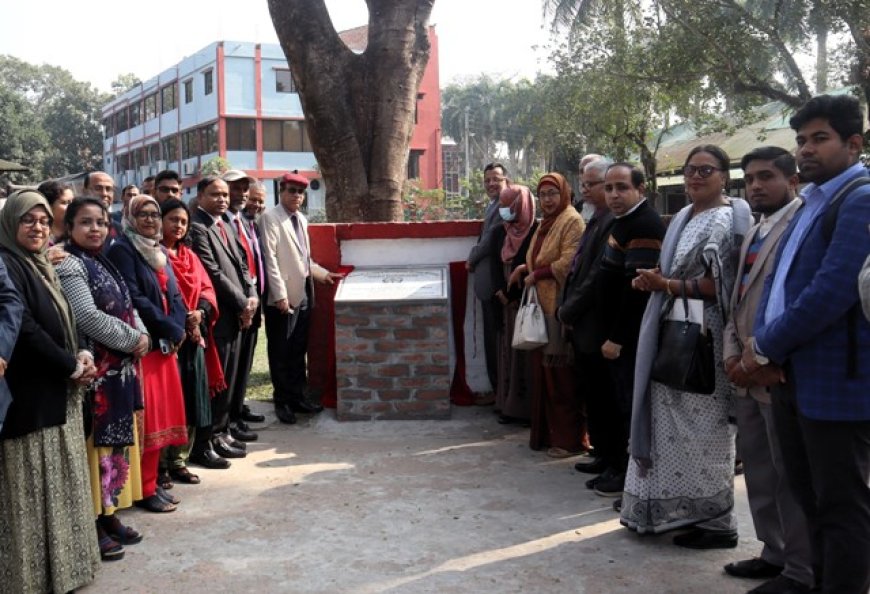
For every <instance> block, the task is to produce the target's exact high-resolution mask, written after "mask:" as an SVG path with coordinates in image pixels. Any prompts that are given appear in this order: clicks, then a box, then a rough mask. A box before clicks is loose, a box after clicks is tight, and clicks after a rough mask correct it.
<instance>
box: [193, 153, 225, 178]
mask: <svg viewBox="0 0 870 594" xmlns="http://www.w3.org/2000/svg"><path fill="white" fill-rule="evenodd" d="M232 168H233V166H232V165H231V164H230V162H229V161H227V160H226V159H224V158H223V157H212V158H211V159H209V160H208V161H206V162H205V163H203V164H202V167H200V168H199V174H200V175H202V176H203V177H205V176H206V175H222V174H223V173H224V172H226V171H227V170H229V169H232Z"/></svg>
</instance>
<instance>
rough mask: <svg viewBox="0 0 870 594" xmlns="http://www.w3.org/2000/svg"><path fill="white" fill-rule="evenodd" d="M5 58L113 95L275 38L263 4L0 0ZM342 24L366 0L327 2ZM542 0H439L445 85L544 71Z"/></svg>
mask: <svg viewBox="0 0 870 594" xmlns="http://www.w3.org/2000/svg"><path fill="white" fill-rule="evenodd" d="M297 1H305V0H297ZM2 3H3V6H2V8H0V54H7V55H12V56H15V57H16V58H19V59H21V60H24V61H26V62H29V63H31V64H51V65H53V66H60V67H61V68H65V69H66V70H69V71H70V72H71V73H72V74H73V76H74V77H75V78H77V79H78V80H84V81H88V82H90V83H92V84H93V85H94V86H96V87H97V88H99V89H101V90H103V91H108V90H110V87H111V83H112V81H113V80H114V79H115V78H116V77H117V76H118V75H120V74H126V73H128V72H132V73H133V74H135V75H136V76H138V77H139V78H140V79H141V80H143V81H144V80H148V79H150V78H152V77H153V76H156V75H157V74H159V73H160V72H162V71H163V70H165V69H166V68H169V67H170V66H173V65H175V64H176V63H178V62H179V61H180V60H181V59H182V58H183V57H185V56H189V55H191V54H193V53H194V52H196V51H197V50H199V49H201V48H203V47H205V46H207V45H208V44H210V43H212V42H213V41H218V40H233V41H254V42H260V43H277V42H278V38H277V36H276V35H275V30H274V29H273V27H272V22H271V20H270V18H269V10H268V6H267V3H266V0H145V1H144V2H128V1H126V0H121V1H120V2H118V1H117V0H80V1H78V2H58V1H57V0H24V1H18V2H13V1H12V0H2ZM326 4H327V7H328V8H329V11H330V16H331V18H332V21H333V25H334V26H335V28H336V29H337V30H339V31H340V30H343V29H350V28H353V27H357V26H359V25H364V24H366V23H367V21H368V12H367V9H366V5H365V2H364V0H326ZM541 6H542V2H541V0H500V1H499V0H435V7H434V9H433V11H432V17H431V19H430V24H434V25H436V32H437V34H438V40H439V50H440V56H439V58H440V62H439V67H440V77H441V81H440V82H441V87H445V86H447V85H448V84H449V83H451V82H459V81H461V80H463V79H468V78H473V77H476V76H477V75H479V74H482V73H489V74H491V75H492V76H493V77H495V78H514V79H515V78H521V77H526V78H529V79H533V78H534V77H535V73H536V72H538V71H546V70H547V64H546V57H547V53H548V52H547V51H546V50H545V48H546V46H547V44H548V43H549V39H550V33H549V28H548V27H545V26H543V23H544V18H543V15H542V9H541Z"/></svg>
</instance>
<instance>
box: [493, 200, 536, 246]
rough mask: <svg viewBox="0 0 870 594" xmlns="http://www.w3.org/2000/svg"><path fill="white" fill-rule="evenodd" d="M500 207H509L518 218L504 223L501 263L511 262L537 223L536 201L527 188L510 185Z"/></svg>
mask: <svg viewBox="0 0 870 594" xmlns="http://www.w3.org/2000/svg"><path fill="white" fill-rule="evenodd" d="M499 206H502V207H504V206H509V207H510V209H511V212H512V213H514V214H515V215H516V216H515V217H514V220H513V221H510V222H507V221H505V223H504V230H505V238H504V244H502V248H501V261H502V262H510V261H511V260H513V259H514V256H516V255H517V252H518V251H519V250H520V246H522V245H523V241H525V239H526V237H527V236H528V235H529V230H530V229H531V228H532V223H534V222H535V201H534V200H533V199H532V192H531V190H529V189H528V188H527V187H526V186H520V185H510V186H508V187H506V188H505V189H504V190H502V192H501V195H500V196H499Z"/></svg>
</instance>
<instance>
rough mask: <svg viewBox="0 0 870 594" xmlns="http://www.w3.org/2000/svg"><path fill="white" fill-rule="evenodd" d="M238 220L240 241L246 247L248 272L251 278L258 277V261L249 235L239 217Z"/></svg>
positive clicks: (237, 226) (237, 227)
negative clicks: (252, 249)
mask: <svg viewBox="0 0 870 594" xmlns="http://www.w3.org/2000/svg"><path fill="white" fill-rule="evenodd" d="M234 220H235V221H236V229H237V230H238V231H239V241H241V242H242V247H243V248H244V249H245V259H246V260H247V261H248V273H249V274H250V275H251V278H257V261H256V260H255V259H254V252H252V251H251V245H250V244H249V243H248V236H247V235H245V230H244V229H242V223H241V222H240V221H239V219H238V218H236V219H234Z"/></svg>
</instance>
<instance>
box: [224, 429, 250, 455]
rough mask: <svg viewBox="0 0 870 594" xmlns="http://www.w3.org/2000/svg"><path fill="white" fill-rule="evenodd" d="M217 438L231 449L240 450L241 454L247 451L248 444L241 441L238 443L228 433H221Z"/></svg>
mask: <svg viewBox="0 0 870 594" xmlns="http://www.w3.org/2000/svg"><path fill="white" fill-rule="evenodd" d="M217 437H219V438H220V440H221V441H222V442H224V445H228V446H230V447H231V448H236V449H237V450H242V451H243V452H247V451H248V444H246V443H245V442H243V441H239V440H238V439H236V438H235V437H233V436H232V435H230V434H229V433H221V434H220V435H218V436H217Z"/></svg>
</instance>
